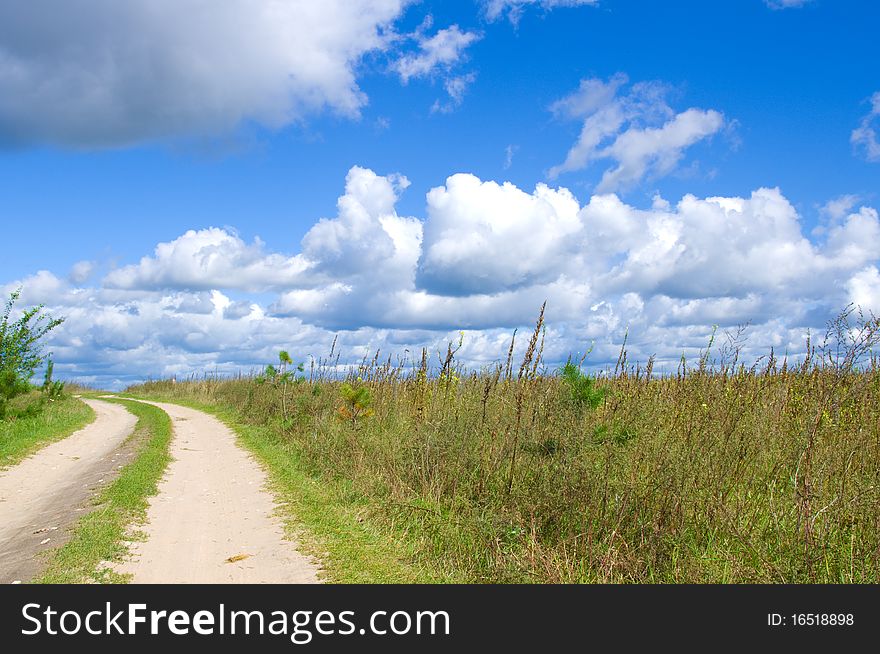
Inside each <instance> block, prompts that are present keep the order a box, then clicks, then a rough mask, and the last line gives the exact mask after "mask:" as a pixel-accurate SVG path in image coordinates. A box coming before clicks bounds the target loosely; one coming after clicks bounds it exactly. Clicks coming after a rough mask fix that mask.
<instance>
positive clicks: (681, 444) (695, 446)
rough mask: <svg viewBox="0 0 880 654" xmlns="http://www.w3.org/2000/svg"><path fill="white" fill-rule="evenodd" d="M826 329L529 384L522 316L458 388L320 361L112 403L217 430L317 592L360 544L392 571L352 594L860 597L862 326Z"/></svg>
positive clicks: (878, 492)
mask: <svg viewBox="0 0 880 654" xmlns="http://www.w3.org/2000/svg"><path fill="white" fill-rule="evenodd" d="M848 317H849V314H842V316H841V317H840V318H839V319H838V320H837V321H835V322H834V323H833V324H832V325H830V326H829V333H828V334H827V335H826V339H825V341H823V342H822V344H821V345H820V346H818V347H814V346H812V345H811V343H810V342H809V341H808V342H807V344H806V355H805V356H803V357H802V358H801V359H800V360H799V361H791V360H789V359H788V358H779V357H776V356H774V354H773V352H771V353H770V354H769V356H768V357H763V358H762V359H760V360H759V361H757V362H755V363H754V364H752V365H747V364H744V363H742V361H741V360H740V359H741V356H740V349H739V347H740V345H739V342H738V341H737V340H736V338H738V335H734V338H733V339H732V340H731V341H730V342H729V343H728V344H727V345H726V346H723V347H722V348H721V349H720V351H719V353H718V355H717V357H715V358H713V356H711V355H710V349H711V346H712V343H711V342H710V344H709V347H707V348H706V349H705V351H704V352H703V353H702V354H701V355H700V357H699V359H698V360H697V361H685V360H684V359H682V361H681V363H680V365H679V366H678V370H677V371H675V372H672V373H667V374H664V375H660V376H658V375H656V374H655V373H654V372H653V360H651V361H648V362H647V363H646V364H645V365H643V366H639V365H632V364H630V363H628V362H627V358H626V350H625V348H624V349H622V350H621V353H620V358H619V360H618V362H617V365H616V366H615V367H614V368H613V370H612V369H609V370H607V374H605V375H604V376H602V377H594V376H588V375H584V374H583V373H582V372H580V371H579V370H578V369H577V366H574V368H569V367H568V366H566V368H568V371H567V372H566V370H565V369H563V370H562V371H556V370H552V369H549V370H548V369H547V368H546V367H544V366H542V365H541V352H542V351H543V349H542V348H543V346H542V345H541V343H542V341H541V339H542V337H543V329H542V321H541V319H539V321H538V324H537V326H536V329H535V331H534V333H533V334H532V338H531V340H530V341H529V343H528V348H527V349H526V352H525V354H524V355H523V358H522V362H521V363H519V365H516V363H515V362H513V361H512V360H511V359H512V353H513V352H514V347H513V344H511V346H510V348H509V351H508V356H507V361H506V363H505V362H503V361H502V362H501V363H498V364H497V365H495V366H491V367H488V368H487V369H485V370H483V371H480V372H475V371H473V372H472V371H467V370H465V369H463V368H461V367H459V366H457V365H456V364H455V363H454V361H453V357H454V354H455V351H456V350H457V348H456V346H455V345H454V344H450V345H449V348H448V351H447V354H446V357H445V358H444V357H443V356H442V353H441V356H440V364H441V367H439V369H437V368H435V369H430V368H429V366H428V363H427V361H428V353H427V352H426V351H423V352H422V355H421V357H416V359H415V360H412V359H406V358H403V359H398V361H397V363H394V362H393V360H392V358H390V357H388V358H387V360H384V359H380V357H379V354H378V353H377V354H376V355H375V356H374V357H373V358H372V360H370V359H369V358H366V359H365V360H364V361H363V362H362V363H361V364H360V365H355V366H352V367H351V368H349V370H348V371H347V372H345V378H344V379H340V375H339V373H340V368H339V367H338V365H337V362H338V359H334V357H333V354H332V349H331V354H330V356H329V357H328V359H324V360H317V361H316V362H315V363H314V365H313V366H311V367H310V369H309V372H308V373H306V374H302V375H300V376H295V375H294V376H291V375H289V374H287V370H286V369H285V368H284V366H282V372H279V371H278V370H277V369H275V368H274V367H273V366H267V367H266V369H265V371H264V372H263V373H261V374H260V375H256V376H239V377H237V378H232V379H220V378H218V377H216V376H211V375H206V376H205V377H204V378H202V379H195V378H192V379H190V380H189V381H175V380H167V381H154V382H148V383H145V384H142V385H140V386H137V387H133V388H130V389H128V391H127V392H128V393H130V394H133V395H137V396H143V397H160V398H162V399H164V400H166V401H171V402H179V403H189V404H190V405H191V406H201V407H202V408H211V409H212V410H213V411H214V412H215V413H216V412H218V411H220V412H221V414H223V415H226V416H231V417H232V420H233V421H234V423H235V425H237V426H238V429H239V431H240V433H241V434H242V442H243V443H244V444H245V445H247V446H248V447H249V448H251V449H252V450H253V451H254V452H255V453H256V454H257V455H258V456H259V457H260V458H261V460H263V462H264V463H266V465H267V467H268V468H269V470H270V472H271V474H272V478H273V481H274V482H275V483H276V484H278V486H279V487H280V488H281V489H282V492H281V493H280V495H281V498H282V499H284V500H285V501H288V502H290V505H289V506H290V510H291V513H292V514H293V515H296V514H297V512H299V513H300V514H301V515H300V519H301V520H302V522H303V525H304V527H305V528H306V529H307V530H310V531H312V533H318V534H320V537H319V538H318V539H317V542H318V543H320V544H322V545H324V547H325V548H326V549H327V550H329V551H330V557H329V560H330V564H329V569H330V572H331V578H333V576H334V575H337V576H338V578H339V579H340V580H347V579H350V578H351V577H350V575H351V574H353V573H352V572H351V571H352V570H356V568H357V566H358V565H359V564H360V561H361V560H362V559H361V557H363V558H365V559H368V558H369V557H371V556H377V555H376V554H375V552H373V551H371V550H372V548H374V547H375V546H376V545H375V543H376V542H377V541H376V540H373V541H371V540H369V539H367V540H364V541H357V540H356V539H355V538H354V537H353V534H361V533H362V534H367V535H369V536H374V535H379V536H381V538H380V539H378V543H380V544H381V543H388V542H391V543H396V545H397V549H392V551H397V552H402V556H396V557H395V560H396V561H402V562H403V563H405V567H403V568H400V569H398V568H393V569H391V572H392V573H393V574H391V575H383V574H380V573H376V572H373V571H372V569H371V568H370V566H369V564H368V565H367V567H366V570H365V571H364V572H363V576H362V578H363V580H365V581H391V580H393V581H407V580H408V578H407V577H406V574H399V573H400V572H406V571H409V570H414V571H418V572H419V573H420V574H418V575H416V576H418V577H420V578H422V579H424V580H436V581H447V580H450V581H467V582H477V583H482V582H489V583H535V582H538V583H877V582H878V581H880V485H878V479H880V356H878V355H877V353H876V352H877V346H878V345H880V322H878V321H877V320H876V319H873V318H871V319H869V320H866V321H863V322H861V324H858V325H853V324H850V323H849V322H848ZM460 345H461V343H459V346H460ZM288 358H289V357H288ZM288 365H289V364H288ZM300 494H302V495H304V496H305V499H302V498H300V497H298V495H300ZM336 516H341V517H340V518H338V519H339V520H340V522H339V523H336V522H334V520H336V519H337V517H336ZM334 532H335V533H334ZM353 543H357V545H353ZM334 557H335V558H334ZM349 557H351V558H349ZM380 558H381V557H380ZM346 575H349V577H346Z"/></svg>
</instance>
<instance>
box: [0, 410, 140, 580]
mask: <svg viewBox="0 0 880 654" xmlns="http://www.w3.org/2000/svg"><path fill="white" fill-rule="evenodd" d="M83 402H85V403H86V404H88V405H89V406H90V407H92V409H94V411H95V415H96V418H95V420H94V421H93V422H92V423H91V424H89V425H88V426H86V427H84V428H83V429H80V430H79V431H77V432H74V433H73V434H71V435H70V436H68V437H67V438H65V439H63V440H60V441H58V442H57V443H52V444H51V445H47V446H46V447H44V448H43V449H41V450H39V451H37V452H36V453H35V454H33V455H31V456H30V457H28V458H27V459H25V460H24V461H22V462H21V463H19V464H17V465H14V466H12V467H11V468H8V469H6V470H4V471H3V472H0V583H12V582H15V581H22V582H26V581H29V580H30V579H32V578H33V577H34V576H36V575H37V574H38V573H39V571H40V569H41V568H42V564H43V562H42V560H41V557H40V553H41V552H43V551H45V550H47V549H51V548H53V547H56V546H57V545H59V544H60V543H61V542H63V541H64V540H65V538H66V527H67V526H69V525H70V524H71V523H73V522H74V521H75V520H76V519H78V518H79V517H80V516H81V515H82V514H83V511H85V510H86V509H85V508H84V505H85V504H86V501H87V500H88V499H89V498H90V497H91V496H92V495H94V494H95V493H96V492H97V490H98V489H99V488H100V487H101V486H102V485H103V484H105V483H107V482H108V481H109V480H110V479H111V478H112V477H113V476H115V474H116V473H117V472H118V469H119V468H120V467H121V466H122V465H123V464H124V463H126V462H127V460H126V453H124V452H122V451H121V450H119V446H120V444H121V443H122V442H123V441H124V440H125V439H126V437H128V435H129V434H131V432H132V430H133V429H134V425H135V422H136V419H135V417H134V416H133V415H132V414H131V413H129V412H128V411H126V410H125V408H123V407H122V406H120V405H118V404H110V403H108V402H100V401H97V400H83Z"/></svg>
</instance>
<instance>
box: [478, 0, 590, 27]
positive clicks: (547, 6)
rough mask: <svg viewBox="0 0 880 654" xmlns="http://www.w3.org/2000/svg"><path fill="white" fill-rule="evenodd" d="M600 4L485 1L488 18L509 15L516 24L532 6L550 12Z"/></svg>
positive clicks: (579, 0) (553, 0)
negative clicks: (557, 9)
mask: <svg viewBox="0 0 880 654" xmlns="http://www.w3.org/2000/svg"><path fill="white" fill-rule="evenodd" d="M598 3H599V0H485V7H486V17H487V18H488V19H489V20H496V19H497V18H499V17H501V16H503V15H504V14H507V17H508V18H509V19H510V21H511V22H512V23H516V22H518V21H519V19H520V17H521V16H522V12H523V11H525V9H526V8H528V7H531V6H537V7H541V8H542V9H544V10H545V11H550V10H551V9H556V8H557V7H581V6H584V5H596V4H598Z"/></svg>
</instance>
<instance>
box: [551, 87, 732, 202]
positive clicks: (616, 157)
mask: <svg viewBox="0 0 880 654" xmlns="http://www.w3.org/2000/svg"><path fill="white" fill-rule="evenodd" d="M627 82H628V79H627V77H626V76H625V75H622V74H617V75H615V76H613V77H612V78H611V79H609V80H608V81H607V82H605V81H603V80H601V79H586V80H582V81H581V83H580V86H579V88H578V89H577V91H575V92H574V93H572V94H571V95H569V96H567V97H564V98H562V99H561V100H558V101H556V102H555V103H554V104H553V105H551V107H550V109H551V111H552V112H553V113H554V114H555V115H556V116H558V117H561V118H567V119H573V120H583V126H582V127H581V132H580V135H579V137H578V140H577V142H576V143H575V144H574V145H573V146H572V148H571V149H570V150H569V151H568V155H567V156H566V158H565V161H564V162H563V163H561V164H559V165H557V166H554V167H553V168H551V169H550V171H549V173H548V174H549V176H550V178H551V179H555V178H556V177H558V176H559V175H561V174H562V173H567V172H572V171H578V170H582V169H584V168H586V167H587V166H588V165H589V164H591V163H592V162H594V161H600V160H606V159H607V160H611V161H613V162H614V163H615V164H616V165H614V166H613V167H612V168H609V169H607V170H606V171H605V172H604V173H603V175H602V179H601V180H600V182H599V184H598V185H597V187H596V190H597V192H599V193H604V192H608V191H615V190H619V189H626V188H628V187H631V186H633V185H634V184H636V183H637V182H639V181H641V180H642V179H644V178H645V177H653V178H658V177H662V176H664V175H668V174H669V173H670V172H672V171H673V170H674V169H675V168H676V167H677V165H678V164H679V162H680V161H681V159H682V158H683V157H684V154H685V150H687V149H688V148H689V147H690V146H692V145H694V144H695V143H697V142H699V141H702V140H704V139H706V138H708V137H710V136H712V135H713V134H716V133H717V132H718V131H719V130H721V129H722V128H723V127H724V124H725V121H724V116H723V115H722V114H721V113H720V112H718V111H715V110H712V109H710V110H703V109H697V108H693V107H692V108H690V109H687V110H685V111H683V112H681V113H678V114H676V113H675V112H674V111H673V110H672V108H671V107H670V106H669V105H668V104H667V103H666V99H665V96H666V94H667V89H666V87H664V86H663V85H660V84H657V83H641V84H635V85H633V86H632V88H631V89H630V90H629V91H628V92H627V93H621V89H622V88H623V87H624V86H625V85H626V84H627Z"/></svg>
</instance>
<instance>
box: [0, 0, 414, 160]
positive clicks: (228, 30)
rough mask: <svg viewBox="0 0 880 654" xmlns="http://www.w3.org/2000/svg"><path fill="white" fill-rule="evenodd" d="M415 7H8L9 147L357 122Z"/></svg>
mask: <svg viewBox="0 0 880 654" xmlns="http://www.w3.org/2000/svg"><path fill="white" fill-rule="evenodd" d="M407 4H408V0H363V1H362V2H358V3H351V2H348V1H347V0H324V1H322V2H320V3H316V2H312V1H311V0H287V1H285V2H277V1H275V0H229V1H227V2H223V3H220V4H217V3H205V2H202V1H201V0H178V1H177V2H173V3H171V2H154V1H153V0H129V1H127V2H112V1H107V0H82V1H81V2H76V3H57V2H49V1H47V0H34V1H32V2H28V3H24V4H23V3H0V143H2V142H4V141H5V142H7V143H13V144H16V143H23V144H30V143H52V144H60V145H64V146H72V147H113V146H120V145H127V144H131V143H137V142H141V141H144V140H147V139H154V138H165V137H174V136H181V135H183V136H192V135H195V136H200V135H212V134H216V133H218V132H224V131H228V130H231V129H234V128H235V127H237V126H238V125H240V124H242V123H243V122H245V121H255V122H257V123H260V124H262V125H265V126H267V127H270V128H278V127H282V126H284V125H287V124H290V123H291V122H293V121H296V120H298V119H301V118H302V117H304V116H305V115H308V114H309V113H311V112H315V111H320V110H323V109H329V110H332V111H335V112H338V113H339V114H342V115H345V116H357V115H358V114H359V112H360V110H361V108H362V107H363V106H364V104H365V103H366V101H367V99H366V96H365V95H364V93H363V92H362V91H361V90H360V88H359V87H358V84H357V80H356V67H357V66H358V64H359V63H360V62H361V60H362V58H363V57H364V55H366V54H368V53H371V52H376V51H382V50H385V49H386V48H388V46H389V43H390V41H391V39H392V25H393V23H394V21H395V20H396V19H397V18H398V17H399V16H400V15H401V13H402V11H403V9H404V7H405V6H406V5H407Z"/></svg>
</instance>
